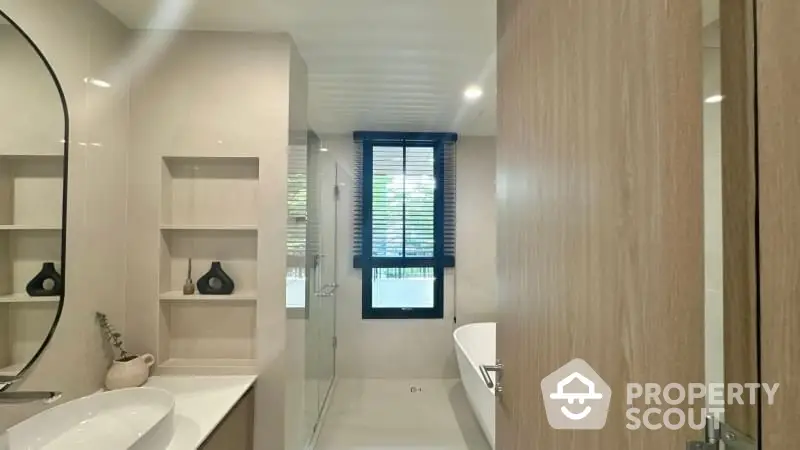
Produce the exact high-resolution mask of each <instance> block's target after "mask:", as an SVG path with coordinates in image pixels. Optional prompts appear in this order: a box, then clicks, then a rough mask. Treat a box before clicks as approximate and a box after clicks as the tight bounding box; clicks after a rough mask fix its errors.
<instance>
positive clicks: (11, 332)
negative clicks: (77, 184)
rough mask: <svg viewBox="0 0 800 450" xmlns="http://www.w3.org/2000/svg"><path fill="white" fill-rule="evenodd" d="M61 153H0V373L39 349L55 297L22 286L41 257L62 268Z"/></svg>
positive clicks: (15, 368) (6, 372)
mask: <svg viewBox="0 0 800 450" xmlns="http://www.w3.org/2000/svg"><path fill="white" fill-rule="evenodd" d="M63 180H64V158H63V155H61V154H51V153H31V154H20V153H16V154H13V153H11V152H8V151H4V152H2V154H0V374H2V375H16V373H17V372H19V371H20V370H21V369H22V368H23V367H24V365H25V364H26V363H27V362H28V360H30V358H31V357H32V356H33V355H34V353H35V352H36V351H37V350H38V348H39V345H40V344H41V342H42V340H43V339H44V338H45V336H46V335H47V333H48V331H49V330H50V327H51V325H52V323H53V319H54V318H55V314H56V312H57V310H58V301H59V298H58V297H30V296H29V295H28V294H26V293H25V286H26V285H27V284H28V282H29V281H30V280H31V279H32V278H33V277H34V276H36V274H37V273H39V271H40V270H41V268H42V264H43V263H45V262H54V263H55V265H56V269H57V270H59V271H60V270H61V267H60V266H61V264H60V262H61V218H62V192H63Z"/></svg>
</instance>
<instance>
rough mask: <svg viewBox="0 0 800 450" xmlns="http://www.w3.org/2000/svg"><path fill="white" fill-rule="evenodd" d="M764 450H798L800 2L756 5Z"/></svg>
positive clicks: (765, 0)
mask: <svg viewBox="0 0 800 450" xmlns="http://www.w3.org/2000/svg"><path fill="white" fill-rule="evenodd" d="M756 5H757V8H756V16H757V35H758V39H757V41H758V45H757V72H758V173H759V176H758V200H759V225H758V226H759V229H758V230H759V242H760V252H759V259H760V263H761V270H760V279H759V289H760V294H761V296H760V306H761V311H760V317H761V328H760V330H761V333H760V339H761V358H760V359H761V378H762V381H763V382H765V383H780V388H779V389H778V391H777V392H776V394H775V403H774V404H773V405H768V404H767V402H766V401H764V400H766V399H765V398H764V396H762V399H763V400H762V405H761V420H762V429H761V433H762V440H761V442H762V447H761V448H762V449H763V450H782V449H788V448H791V449H795V448H798V446H800V444H798V443H800V427H798V426H797V423H798V419H800V412H798V407H797V399H798V397H800V207H798V204H797V202H798V198H800V151H799V150H798V149H799V148H800V125H798V124H800V81H798V80H800V51H798V49H797V45H796V43H797V42H798V39H800V2H797V1H775V0H757V1H756Z"/></svg>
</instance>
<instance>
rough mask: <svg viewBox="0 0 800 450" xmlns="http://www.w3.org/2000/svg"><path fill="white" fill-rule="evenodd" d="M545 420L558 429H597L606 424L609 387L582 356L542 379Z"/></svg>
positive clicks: (609, 396)
mask: <svg viewBox="0 0 800 450" xmlns="http://www.w3.org/2000/svg"><path fill="white" fill-rule="evenodd" d="M542 398H543V400H544V406H545V411H546V412H547V421H548V422H550V426H551V427H553V428H555V429H557V430H599V429H601V428H603V427H604V426H605V425H606V419H607V418H608V407H609V405H610V404H611V388H610V387H609V386H608V384H606V382H605V381H603V379H602V378H600V375H598V374H597V372H595V371H594V369H592V367H591V366H590V365H589V364H588V363H587V362H586V361H584V360H582V359H573V360H572V361H570V362H568V363H567V364H565V365H564V366H562V367H561V368H559V369H558V370H556V371H555V372H553V373H551V374H550V375H548V376H546V377H545V378H544V379H543V380H542Z"/></svg>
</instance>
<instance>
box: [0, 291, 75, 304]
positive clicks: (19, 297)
mask: <svg viewBox="0 0 800 450" xmlns="http://www.w3.org/2000/svg"><path fill="white" fill-rule="evenodd" d="M59 300H60V298H59V297H57V296H56V297H31V296H30V295H28V294H9V295H0V304H2V303H13V304H16V305H20V304H23V303H58V301H59Z"/></svg>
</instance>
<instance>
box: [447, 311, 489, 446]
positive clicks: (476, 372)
mask: <svg viewBox="0 0 800 450" xmlns="http://www.w3.org/2000/svg"><path fill="white" fill-rule="evenodd" d="M496 335H497V324H495V323H474V324H471V325H464V326H462V327H459V328H458V329H457V330H456V331H454V332H453V339H454V340H455V346H456V356H457V358H458V369H459V371H460V372H461V383H462V384H463V385H464V389H465V390H466V391H467V398H468V399H469V404H470V405H471V406H472V411H473V412H474V413H475V417H477V418H478V422H479V423H480V424H481V428H482V429H483V434H484V435H485V436H486V440H488V441H489V444H491V446H492V448H493V449H494V448H495V447H494V389H489V388H488V387H486V383H484V382H483V378H482V377H481V373H480V366H481V365H484V364H487V365H494V364H495V362H496V356H495V355H496V352H497V350H496V347H495V345H496ZM490 376H491V377H492V379H493V380H494V374H493V373H491V374H490Z"/></svg>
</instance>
